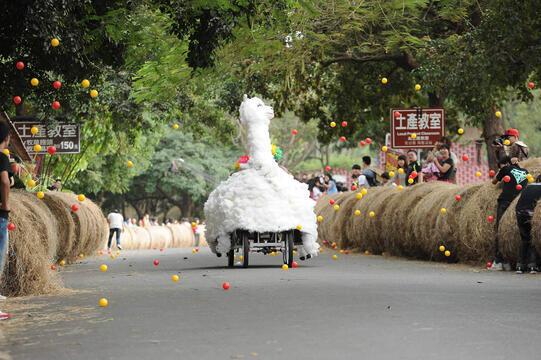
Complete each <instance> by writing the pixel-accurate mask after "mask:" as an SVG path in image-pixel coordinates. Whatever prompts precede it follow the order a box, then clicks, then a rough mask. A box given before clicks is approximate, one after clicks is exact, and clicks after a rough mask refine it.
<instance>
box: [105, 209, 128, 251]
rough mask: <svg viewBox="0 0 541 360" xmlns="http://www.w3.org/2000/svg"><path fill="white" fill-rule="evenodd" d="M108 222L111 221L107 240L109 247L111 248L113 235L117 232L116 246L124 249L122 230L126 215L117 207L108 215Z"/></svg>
mask: <svg viewBox="0 0 541 360" xmlns="http://www.w3.org/2000/svg"><path fill="white" fill-rule="evenodd" d="M107 222H108V223H109V241H108V242H107V248H108V249H109V250H111V242H112V240H113V235H114V234H115V233H116V247H117V248H118V249H119V250H122V246H120V232H121V231H122V223H123V222H124V217H123V216H122V215H121V214H120V213H119V212H118V210H117V209H115V210H113V212H112V213H110V214H109V215H107Z"/></svg>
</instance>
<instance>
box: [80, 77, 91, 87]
mask: <svg viewBox="0 0 541 360" xmlns="http://www.w3.org/2000/svg"><path fill="white" fill-rule="evenodd" d="M81 86H82V87H84V88H87V87H89V86H90V81H88V80H87V79H84V80H83V81H81Z"/></svg>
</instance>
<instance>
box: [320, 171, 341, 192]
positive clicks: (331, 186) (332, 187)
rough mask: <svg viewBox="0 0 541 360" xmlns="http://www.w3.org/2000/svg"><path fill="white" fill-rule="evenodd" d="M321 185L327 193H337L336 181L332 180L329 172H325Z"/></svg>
mask: <svg viewBox="0 0 541 360" xmlns="http://www.w3.org/2000/svg"><path fill="white" fill-rule="evenodd" d="M323 186H324V187H325V188H326V189H327V194H336V193H338V188H337V187H336V183H335V182H334V180H333V178H332V176H331V174H329V173H326V174H325V184H323Z"/></svg>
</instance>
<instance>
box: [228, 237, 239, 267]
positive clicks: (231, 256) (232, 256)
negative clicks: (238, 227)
mask: <svg viewBox="0 0 541 360" xmlns="http://www.w3.org/2000/svg"><path fill="white" fill-rule="evenodd" d="M236 237H237V236H236V234H235V233H232V234H231V236H230V238H231V250H229V251H228V252H227V266H228V267H230V268H232V267H233V266H234V265H235V241H236Z"/></svg>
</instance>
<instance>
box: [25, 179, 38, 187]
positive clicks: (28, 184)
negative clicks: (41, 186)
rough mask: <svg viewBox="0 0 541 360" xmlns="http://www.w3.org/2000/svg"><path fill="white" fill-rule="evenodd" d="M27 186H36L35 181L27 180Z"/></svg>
mask: <svg viewBox="0 0 541 360" xmlns="http://www.w3.org/2000/svg"><path fill="white" fill-rule="evenodd" d="M26 185H27V186H30V187H34V186H36V182H35V181H34V180H32V179H30V180H28V182H27V183H26Z"/></svg>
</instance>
